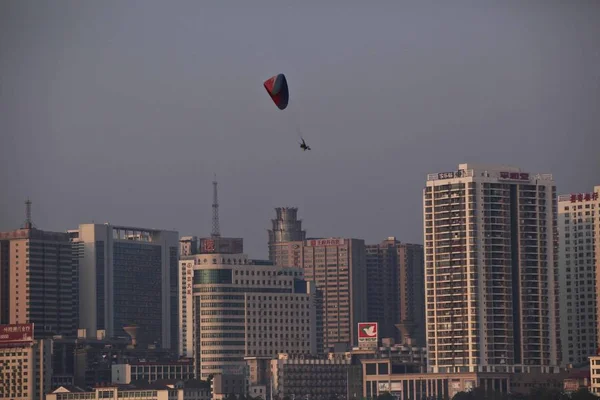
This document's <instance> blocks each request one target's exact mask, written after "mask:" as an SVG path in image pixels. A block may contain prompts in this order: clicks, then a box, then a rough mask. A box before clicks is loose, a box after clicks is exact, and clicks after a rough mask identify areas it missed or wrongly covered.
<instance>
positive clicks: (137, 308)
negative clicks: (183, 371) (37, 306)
mask: <svg viewBox="0 0 600 400" xmlns="http://www.w3.org/2000/svg"><path fill="white" fill-rule="evenodd" d="M69 234H70V235H71V238H72V241H73V243H74V245H75V246H77V247H78V249H80V250H79V259H78V270H79V277H80V280H79V290H80V299H79V311H80V313H79V314H80V323H79V327H80V328H84V329H86V331H87V335H88V337H94V336H95V335H96V331H97V330H105V331H106V336H107V337H113V336H125V335H126V333H125V332H124V331H123V327H124V326H127V325H132V324H135V325H138V326H139V330H140V334H141V337H140V340H139V342H140V344H141V345H148V344H152V345H157V346H159V347H163V348H172V349H177V339H178V338H179V329H178V322H179V318H178V313H179V304H178V289H177V288H178V284H177V277H178V272H177V271H178V267H177V262H178V250H179V243H178V242H179V235H178V233H177V232H174V231H163V230H154V229H143V228H134V227H125V226H113V225H110V224H108V223H107V224H82V225H79V229H76V230H72V231H69Z"/></svg>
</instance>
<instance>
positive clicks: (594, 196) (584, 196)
mask: <svg viewBox="0 0 600 400" xmlns="http://www.w3.org/2000/svg"><path fill="white" fill-rule="evenodd" d="M590 200H594V201H596V200H598V192H594V193H572V194H571V203H577V202H581V201H590Z"/></svg>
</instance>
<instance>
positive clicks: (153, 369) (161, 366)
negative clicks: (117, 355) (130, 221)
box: [111, 358, 194, 383]
mask: <svg viewBox="0 0 600 400" xmlns="http://www.w3.org/2000/svg"><path fill="white" fill-rule="evenodd" d="M165 379H167V380H169V379H174V380H181V381H187V380H190V379H194V362H193V360H192V359H189V358H187V359H181V360H178V361H157V362H149V361H137V362H129V363H127V364H112V365H111V382H112V383H131V382H135V381H138V380H141V381H146V382H149V383H153V382H156V381H160V380H165Z"/></svg>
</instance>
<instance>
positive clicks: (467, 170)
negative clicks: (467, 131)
mask: <svg viewBox="0 0 600 400" xmlns="http://www.w3.org/2000/svg"><path fill="white" fill-rule="evenodd" d="M470 177H477V178H490V179H498V180H503V181H507V182H517V181H520V182H530V181H531V180H532V179H534V180H538V181H540V180H541V181H548V182H553V181H554V178H553V177H552V174H547V173H543V174H539V173H529V172H524V171H523V170H522V169H521V168H519V167H515V166H511V165H502V164H498V165H494V164H475V163H464V164H459V165H458V169H457V170H453V171H442V172H435V173H431V174H427V181H428V182H431V181H438V180H449V179H457V178H470Z"/></svg>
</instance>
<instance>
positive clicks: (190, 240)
mask: <svg viewBox="0 0 600 400" xmlns="http://www.w3.org/2000/svg"><path fill="white" fill-rule="evenodd" d="M197 253H198V238H197V237H196V236H182V237H181V238H179V256H180V257H181V256H192V255H194V254H197Z"/></svg>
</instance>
